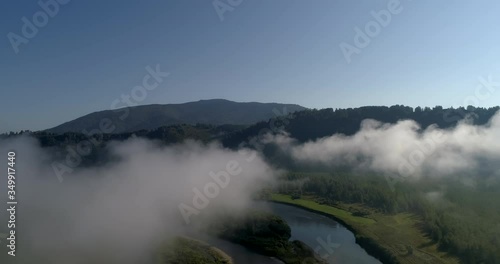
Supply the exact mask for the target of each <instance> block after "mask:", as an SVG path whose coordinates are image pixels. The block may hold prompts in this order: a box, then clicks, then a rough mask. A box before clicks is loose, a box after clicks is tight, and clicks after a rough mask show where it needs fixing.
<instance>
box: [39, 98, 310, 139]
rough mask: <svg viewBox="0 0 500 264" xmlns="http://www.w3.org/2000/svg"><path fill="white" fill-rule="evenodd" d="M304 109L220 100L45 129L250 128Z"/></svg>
mask: <svg viewBox="0 0 500 264" xmlns="http://www.w3.org/2000/svg"><path fill="white" fill-rule="evenodd" d="M304 109H306V108H305V107H302V106H300V105H296V104H278V103H256V102H249V103H240V102H233V101H228V100H223V99H212V100H200V101H197V102H189V103H183V104H165V105H159V104H155V105H143V106H135V107H127V108H122V109H117V110H106V111H100V112H95V113H91V114H88V115H85V116H82V117H80V118H77V119H75V120H72V121H69V122H66V123H64V124H61V125H59V126H56V127H53V128H50V129H47V130H46V131H47V132H51V133H58V134H60V133H65V132H84V131H88V132H91V133H93V132H98V133H103V132H105V133H124V132H133V131H137V130H142V129H146V130H151V129H155V128H158V127H161V126H169V125H176V124H191V125H193V124H210V125H223V124H234V125H251V124H254V123H257V122H259V121H263V120H268V119H270V118H273V117H275V116H277V115H282V114H287V113H292V112H296V111H301V110H304Z"/></svg>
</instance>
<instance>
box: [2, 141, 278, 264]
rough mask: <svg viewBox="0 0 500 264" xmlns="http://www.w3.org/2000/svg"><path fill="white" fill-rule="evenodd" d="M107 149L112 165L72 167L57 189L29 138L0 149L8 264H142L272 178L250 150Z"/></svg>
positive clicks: (46, 157) (146, 144)
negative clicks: (10, 196)
mask: <svg viewBox="0 0 500 264" xmlns="http://www.w3.org/2000/svg"><path fill="white" fill-rule="evenodd" d="M107 148H108V149H109V153H111V154H110V155H111V156H112V157H113V158H112V159H111V160H112V161H110V162H108V163H107V164H105V165H101V166H98V167H95V166H94V167H77V168H74V170H73V172H72V173H67V174H65V175H64V177H63V178H62V182H60V181H59V180H58V177H56V174H55V172H54V170H53V168H52V166H51V163H52V157H53V155H52V154H53V153H51V152H50V150H47V149H42V148H40V147H39V145H38V142H37V141H36V140H35V139H33V138H29V137H18V138H14V139H9V140H8V141H1V142H0V150H1V151H0V153H4V154H5V155H6V153H7V152H8V151H15V152H16V165H15V166H16V181H17V185H16V191H17V197H18V202H19V203H18V205H17V207H18V209H17V221H18V223H17V224H16V230H17V231H16V232H17V234H18V236H17V241H18V245H17V251H18V253H19V256H17V257H16V258H11V259H9V260H12V259H15V261H17V262H15V263H35V262H36V263H50V264H59V263H61V264H62V263H64V264H67V263H74V264H79V263H95V264H98V263H125V264H126V263H148V262H149V261H148V260H149V258H151V256H152V255H153V252H154V250H155V248H156V247H157V246H158V244H159V243H160V242H161V241H163V240H165V239H167V238H168V237H170V236H172V235H176V234H182V233H183V232H184V231H186V230H193V229H195V228H196V226H197V225H200V224H203V223H202V221H201V219H206V217H202V215H204V214H205V215H207V214H208V215H209V214H210V213H211V212H214V211H216V210H218V209H226V210H232V209H236V208H238V209H244V208H246V206H248V205H249V204H250V202H251V195H252V193H253V192H254V191H255V190H258V189H259V188H260V187H261V184H264V183H268V182H269V181H271V180H272V179H273V175H274V173H275V172H274V171H273V170H272V168H271V167H270V166H268V165H267V164H266V163H265V162H264V161H263V160H262V158H260V156H259V155H258V154H256V153H253V151H251V150H245V151H239V152H236V151H230V150H227V149H224V148H222V147H221V146H220V145H218V144H209V145H204V144H201V143H198V142H192V141H189V142H186V143H184V144H178V145H173V146H168V147H160V146H159V144H156V143H154V142H151V141H147V140H142V139H130V140H127V141H125V142H120V143H118V142H113V143H110V144H108V146H107ZM5 158H6V157H5ZM5 160H6V159H5ZM0 166H1V169H2V171H6V162H4V164H1V165H0ZM4 180H5V181H7V179H6V178H4ZM1 185H2V186H4V183H2V184H1ZM2 199H5V198H2ZM4 204H5V203H4ZM181 209H182V210H181ZM0 220H2V222H4V223H7V220H6V219H5V221H4V219H3V216H2V219H0ZM3 228H4V225H3V224H2V227H1V228H0V233H1V232H2V231H3V232H4V233H6V232H5V230H4V229H3ZM0 245H2V244H0ZM2 247H5V244H3V246H2ZM2 255H4V254H2Z"/></svg>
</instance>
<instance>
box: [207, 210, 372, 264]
mask: <svg viewBox="0 0 500 264" xmlns="http://www.w3.org/2000/svg"><path fill="white" fill-rule="evenodd" d="M255 207H257V208H260V209H264V210H268V211H271V212H273V213H275V214H277V215H279V216H281V217H282V218H283V219H284V220H285V221H286V222H287V223H288V225H289V226H290V228H291V230H292V237H291V239H292V240H300V241H302V242H304V243H306V244H307V245H308V246H310V247H311V248H312V249H314V250H315V251H316V252H317V253H318V255H320V256H322V257H323V258H324V259H326V260H327V261H328V263H342V264H381V262H380V261H379V260H377V259H375V258H374V257H372V256H370V255H368V253H366V251H365V250H364V249H363V248H361V247H360V246H359V245H358V244H356V241H355V237H354V234H353V233H352V232H351V231H349V230H348V229H347V228H345V227H344V226H342V225H341V224H339V223H337V222H336V221H334V220H333V219H331V218H328V217H326V216H323V215H320V214H315V213H313V212H310V211H306V210H304V209H300V208H297V207H294V206H290V205H284V204H278V203H268V202H258V203H256V205H255ZM204 240H205V241H206V242H208V243H210V244H212V245H213V246H215V247H218V248H220V249H222V250H223V251H225V252H226V253H227V254H228V255H230V256H231V257H232V258H233V260H234V262H235V263H236V264H254V263H257V264H277V263H282V262H280V261H278V260H276V259H272V258H269V257H265V256H262V255H259V254H256V253H254V252H251V251H249V250H247V249H246V248H244V247H242V246H240V245H236V244H233V243H231V242H227V241H224V240H221V239H217V238H209V237H206V238H204Z"/></svg>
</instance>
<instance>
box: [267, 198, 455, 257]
mask: <svg viewBox="0 0 500 264" xmlns="http://www.w3.org/2000/svg"><path fill="white" fill-rule="evenodd" d="M315 198H316V197H313V196H310V197H301V198H300V199H292V196H291V195H285V194H277V193H273V194H271V195H270V196H269V197H267V198H266V200H267V201H270V202H275V203H281V204H286V205H290V206H295V207H298V208H302V209H304V210H307V211H310V212H314V213H317V214H321V215H324V216H326V217H329V218H332V219H333V220H335V221H337V222H339V223H340V224H342V225H343V226H344V227H345V228H347V229H348V230H350V231H351V232H352V233H353V234H354V235H355V237H356V243H357V244H359V245H360V246H361V247H362V248H363V249H364V250H366V252H367V253H368V254H370V255H371V256H373V257H375V258H377V259H379V260H380V261H382V262H383V263H384V264H393V263H401V264H407V263H408V264H413V263H440V264H457V263H459V262H458V260H457V259H455V258H454V257H452V256H449V255H448V254H447V253H446V252H442V251H439V250H438V247H437V245H436V243H433V242H432V240H431V239H430V238H428V237H426V235H425V234H424V233H423V232H422V231H421V230H419V228H418V225H419V222H420V221H421V220H420V219H418V217H417V216H415V215H412V214H409V213H398V214H383V213H379V212H376V211H375V210H371V211H370V208H367V207H364V206H363V205H359V204H346V203H338V205H337V206H335V207H334V206H330V205H324V204H320V203H318V202H316V201H315ZM367 210H368V211H369V215H368V216H358V215H356V213H355V212H359V211H364V212H366V211H367Z"/></svg>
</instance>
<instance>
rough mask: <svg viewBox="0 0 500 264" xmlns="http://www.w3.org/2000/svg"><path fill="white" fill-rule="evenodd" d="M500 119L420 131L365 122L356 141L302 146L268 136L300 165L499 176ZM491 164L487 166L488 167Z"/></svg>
mask: <svg viewBox="0 0 500 264" xmlns="http://www.w3.org/2000/svg"><path fill="white" fill-rule="evenodd" d="M498 138H500V114H499V113H497V114H496V115H495V116H493V117H492V119H491V120H490V121H489V122H488V123H487V124H486V125H484V126H477V125H472V124H471V123H470V122H467V121H463V122H461V123H459V124H458V125H457V126H456V127H454V128H451V129H441V128H438V127H436V126H429V127H427V128H425V129H423V128H421V127H420V126H419V125H418V124H417V123H416V122H414V121H412V120H403V121H399V122H397V123H395V124H386V123H381V122H378V121H375V120H364V121H363V122H362V124H361V129H360V131H358V132H357V133H356V134H354V135H352V136H345V135H341V134H335V135H332V136H328V137H324V138H320V139H317V140H314V141H310V142H306V143H298V142H297V141H296V140H294V139H293V138H290V136H289V135H287V134H281V135H274V136H271V135H268V136H267V138H266V140H265V143H274V144H276V145H278V146H279V147H280V148H281V149H282V150H283V153H289V155H290V156H291V157H292V159H294V160H295V161H296V162H299V163H301V164H310V163H321V164H323V165H331V166H353V167H357V168H362V169H369V170H373V171H378V172H384V173H391V174H398V175H401V176H404V177H409V176H412V177H419V176H422V175H451V174H457V173H458V174H460V173H467V172H470V171H477V170H483V169H488V171H490V172H492V173H493V174H497V173H496V172H498V171H500V162H499V161H500V141H499V140H498ZM486 164H488V165H487V166H486Z"/></svg>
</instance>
